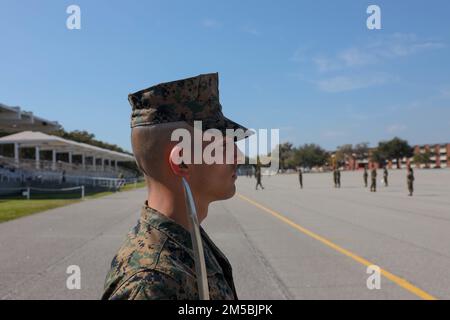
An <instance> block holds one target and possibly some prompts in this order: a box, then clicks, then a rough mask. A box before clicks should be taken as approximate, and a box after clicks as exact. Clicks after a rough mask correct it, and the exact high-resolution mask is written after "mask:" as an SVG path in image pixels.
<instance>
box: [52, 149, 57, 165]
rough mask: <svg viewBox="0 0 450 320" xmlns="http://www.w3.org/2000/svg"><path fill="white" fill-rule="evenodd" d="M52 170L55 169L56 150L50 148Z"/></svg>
mask: <svg viewBox="0 0 450 320" xmlns="http://www.w3.org/2000/svg"><path fill="white" fill-rule="evenodd" d="M52 170H56V150H55V149H53V150H52Z"/></svg>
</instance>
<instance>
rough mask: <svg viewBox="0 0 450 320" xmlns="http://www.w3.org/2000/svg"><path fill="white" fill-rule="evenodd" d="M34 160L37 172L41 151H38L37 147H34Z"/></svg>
mask: <svg viewBox="0 0 450 320" xmlns="http://www.w3.org/2000/svg"><path fill="white" fill-rule="evenodd" d="M34 152H35V157H34V158H35V159H36V169H37V170H39V169H40V167H41V154H40V153H41V150H40V149H39V146H36V147H35V151H34Z"/></svg>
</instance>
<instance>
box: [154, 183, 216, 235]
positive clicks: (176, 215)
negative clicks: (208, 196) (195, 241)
mask: <svg viewBox="0 0 450 320" xmlns="http://www.w3.org/2000/svg"><path fill="white" fill-rule="evenodd" d="M148 190H149V191H148V197H147V202H148V206H149V207H151V208H153V209H155V210H157V211H158V212H160V213H161V214H163V215H165V216H166V217H168V218H170V219H171V220H173V221H175V222H176V223H178V224H179V225H181V226H182V227H184V228H185V229H186V230H190V219H189V213H188V212H187V207H186V200H185V195H184V189H183V186H182V184H181V180H180V181H179V183H177V184H176V185H175V186H172V187H170V188H168V187H167V186H165V185H163V184H160V183H157V182H152V183H151V187H149V188H148ZM193 197H194V202H195V207H196V209H197V217H198V221H199V223H202V221H203V220H204V219H205V218H206V216H207V215H208V206H209V203H208V202H207V201H204V199H202V198H201V197H199V196H197V195H196V194H195V193H194V192H193Z"/></svg>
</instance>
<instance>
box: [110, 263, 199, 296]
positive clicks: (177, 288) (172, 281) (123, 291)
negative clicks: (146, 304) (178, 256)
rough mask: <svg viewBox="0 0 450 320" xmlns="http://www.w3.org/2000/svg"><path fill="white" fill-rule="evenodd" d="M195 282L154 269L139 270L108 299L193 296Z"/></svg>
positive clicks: (194, 293)
mask: <svg viewBox="0 0 450 320" xmlns="http://www.w3.org/2000/svg"><path fill="white" fill-rule="evenodd" d="M195 295H196V291H195V284H192V285H190V286H189V283H184V282H182V281H180V279H176V278H174V277H173V276H171V275H169V274H166V273H164V272H161V271H159V270H155V269H144V270H140V271H138V272H136V273H134V274H133V275H131V276H130V277H129V278H128V279H126V280H125V281H124V282H123V283H122V284H121V286H120V287H119V288H117V289H116V290H115V291H114V292H113V293H112V294H111V295H110V296H109V297H107V298H108V299H111V300H178V299H193V298H195Z"/></svg>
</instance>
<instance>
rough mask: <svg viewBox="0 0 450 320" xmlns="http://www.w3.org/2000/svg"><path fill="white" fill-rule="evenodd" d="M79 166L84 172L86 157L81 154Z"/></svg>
mask: <svg viewBox="0 0 450 320" xmlns="http://www.w3.org/2000/svg"><path fill="white" fill-rule="evenodd" d="M81 166H82V167H83V170H86V156H85V155H84V153H83V154H81Z"/></svg>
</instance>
